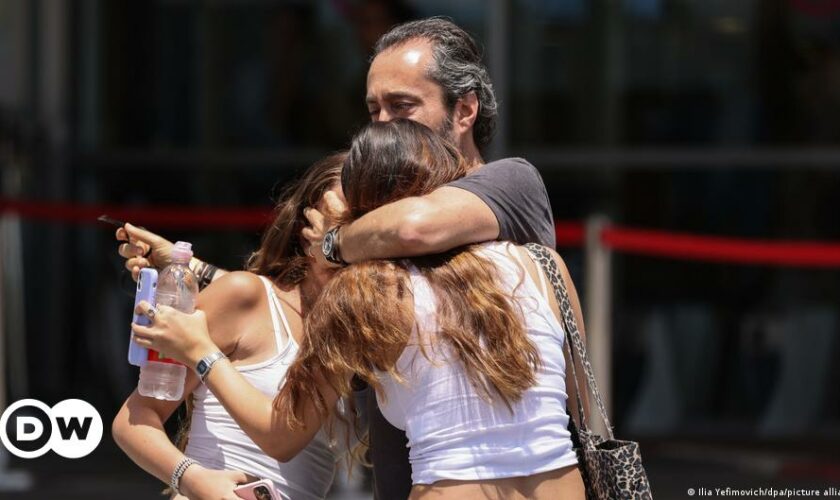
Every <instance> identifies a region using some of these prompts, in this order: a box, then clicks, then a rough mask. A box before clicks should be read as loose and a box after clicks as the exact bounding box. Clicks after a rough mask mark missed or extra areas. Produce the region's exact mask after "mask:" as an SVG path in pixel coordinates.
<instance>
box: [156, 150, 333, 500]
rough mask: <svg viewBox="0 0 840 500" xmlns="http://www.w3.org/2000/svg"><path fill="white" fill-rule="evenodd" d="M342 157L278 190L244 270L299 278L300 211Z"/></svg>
mask: <svg viewBox="0 0 840 500" xmlns="http://www.w3.org/2000/svg"><path fill="white" fill-rule="evenodd" d="M346 157H347V152H346V151H342V152H338V153H334V154H331V155H330V156H327V157H326V158H324V159H322V160H319V161H317V162H316V163H314V164H313V165H312V166H310V167H309V168H308V169H307V170H306V171H305V172H304V173H303V174H302V175H301V176H300V178H298V179H297V180H296V181H294V182H292V183H290V184H288V185H287V186H286V188H285V189H284V190H283V191H281V192H280V195H279V196H278V198H277V203H276V204H275V207H274V213H273V221H272V223H271V225H270V226H268V227H267V228H266V229H265V231H264V232H263V235H262V240H261V242H260V246H259V248H258V249H257V250H256V251H255V252H253V253H252V254H251V255H250V256H249V257H248V260H247V261H246V263H245V270H246V271H250V272H252V273H255V274H259V275H262V276H267V277H269V278H271V280H272V281H274V282H275V283H277V284H280V285H295V284H298V283H300V282H301V281H303V279H304V278H305V277H306V273H307V271H308V269H309V261H308V260H307V257H306V253H305V252H304V250H303V245H302V242H301V239H300V231H301V229H303V228H304V227H305V226H306V225H307V220H306V218H305V217H304V215H303V210H304V209H305V208H306V207H314V206H316V205H318V203H319V202H320V201H321V198H322V197H323V196H324V193H325V192H326V191H327V190H329V189H331V188H332V187H333V186H334V185H335V184H336V183H337V182H339V181H340V179H341V168H342V166H343V164H344V159H345V158H346ZM185 404H186V409H185V411H184V414H183V417H181V418H180V419H179V425H178V431H177V432H176V434H175V446H177V447H178V449H179V450H181V451H184V450H185V449H186V447H187V442H188V438H189V432H190V423H191V421H192V412H193V406H194V401H193V397H192V395H189V396H188V397H187V398H186V399H185ZM163 493H164V494H170V493H171V491H170V490H169V489H166V490H164V492H163Z"/></svg>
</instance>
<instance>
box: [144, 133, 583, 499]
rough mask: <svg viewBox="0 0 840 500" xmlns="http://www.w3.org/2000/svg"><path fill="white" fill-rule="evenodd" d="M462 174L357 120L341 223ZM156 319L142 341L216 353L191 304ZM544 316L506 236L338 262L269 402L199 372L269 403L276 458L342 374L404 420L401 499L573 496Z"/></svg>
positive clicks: (287, 451)
mask: <svg viewBox="0 0 840 500" xmlns="http://www.w3.org/2000/svg"><path fill="white" fill-rule="evenodd" d="M465 173H466V170H465V165H464V162H463V159H462V158H461V156H460V155H459V153H458V152H457V150H456V149H455V148H454V147H452V146H450V145H449V144H447V143H446V142H444V141H443V140H442V139H441V138H439V137H438V136H437V135H436V134H434V133H433V132H432V131H431V130H429V129H428V128H426V127H425V126H423V125H420V124H417V123H414V122H410V121H405V120H396V121H392V122H389V123H373V124H370V125H368V126H366V127H365V128H364V129H363V130H362V131H361V132H360V133H359V134H358V135H357V136H356V137H355V138H354V140H353V144H352V146H351V149H350V153H349V154H348V157H347V159H346V161H345V163H344V168H343V170H342V176H341V177H342V189H343V191H344V195H345V197H346V200H347V214H346V219H349V220H352V219H354V218H357V217H360V216H362V215H363V214H365V213H367V212H369V211H371V210H373V209H375V208H377V207H379V206H381V205H383V204H386V203H389V202H391V201H394V200H397V199H400V198H404V197H408V196H421V195H423V194H426V193H428V192H430V191H432V190H433V189H435V188H436V187H439V186H440V185H442V184H445V183H447V182H450V181H452V180H454V179H457V178H458V177H460V176H463V175H465ZM555 258H556V259H557V261H558V264H560V267H561V269H563V270H564V273H565V274H566V276H565V278H566V279H567V281H569V283H571V281H570V280H569V278H568V273H567V272H565V266H563V265H562V261H561V260H560V259H559V257H557V256H556V254H555ZM570 289H571V290H570V293H571V295H572V297H573V301H574V302H575V304H574V309H575V312H576V314H577V315H578V316H580V309H579V306H578V305H577V299H576V294H575V293H574V289H573V288H572V287H570ZM147 310H148V307H147V305H145V304H141V306H140V307H139V308H138V311H139V312H145V311H147ZM155 318H156V319H155V322H154V324H153V325H152V326H151V327H148V328H147V327H135V333H136V334H137V336H138V337H140V338H141V339H142V340H141V343H142V345H145V346H148V347H153V348H160V349H162V350H164V351H165V352H166V353H167V354H169V355H171V356H173V357H175V358H176V359H179V360H181V361H183V362H184V363H185V364H187V365H188V366H194V364H195V363H196V362H197V361H198V360H199V359H200V357H201V356H204V355H206V354H207V353H208V352H212V351H213V350H214V349H216V346H214V345H213V343H212V342H211V341H210V339H209V338H208V336H207V335H206V333H205V328H206V327H205V326H204V320H203V317H202V315H201V314H200V313H198V314H194V315H186V314H181V313H178V312H177V311H174V310H171V309H166V310H164V311H158V313H157V314H156V315H155ZM558 318H559V311H558V307H557V304H556V302H555V301H554V299H553V297H552V294H550V293H549V290H548V287H547V286H546V285H545V277H544V276H543V274H542V273H541V271H540V270H539V269H538V268H537V267H536V265H535V264H534V263H533V262H532V261H531V260H530V258H529V257H528V255H527V253H526V252H524V251H523V250H522V249H520V248H518V247H516V246H514V245H511V244H509V243H502V242H491V243H485V244H481V245H473V246H469V247H465V248H459V249H455V250H452V251H449V252H446V253H444V254H440V255H433V256H426V257H416V258H409V259H402V260H382V261H369V262H363V263H360V264H354V265H351V266H348V267H346V268H344V269H341V270H339V271H337V273H336V274H335V276H334V277H333V278H332V280H331V281H330V282H329V283H328V284H327V285H326V286H325V288H324V290H323V292H322V293H321V295H320V297H319V298H318V299H317V301H316V302H315V304H314V305H313V307H312V310H311V311H310V313H309V315H308V316H307V318H306V321H305V326H304V331H305V335H304V341H303V343H302V345H301V352H300V356H299V358H298V359H297V360H296V362H295V364H294V365H293V366H292V367H291V368H290V370H289V372H288V374H287V379H286V384H285V385H284V386H283V388H282V390H281V391H280V393H279V394H278V396H277V397H276V398H275V400H274V402H273V406H272V408H271V409H270V410H267V409H266V408H265V404H266V402H265V400H260V399H259V395H257V394H255V393H253V392H251V393H249V394H245V393H243V392H242V391H244V390H245V385H244V384H243V383H242V381H241V380H238V379H237V378H236V377H235V376H233V374H232V372H231V367H230V366H229V364H228V363H226V362H221V363H220V364H218V367H217V368H214V369H213V370H212V371H211V372H210V375H209V376H208V377H207V378H206V383H207V385H208V387H209V388H210V390H211V391H213V392H214V393H215V394H217V396H218V397H219V399H220V400H222V402H223V404H225V405H226V407H228V406H227V404H230V405H231V407H230V408H228V409H229V411H230V412H231V413H232V414H234V415H241V416H242V417H243V418H254V419H256V418H257V417H256V416H255V415H256V414H257V413H260V412H267V414H265V415H261V416H260V417H259V418H262V419H265V420H266V421H270V422H271V429H273V431H274V432H275V434H274V444H273V445H272V446H271V447H270V449H271V453H272V454H273V456H276V457H279V458H281V459H289V458H291V457H293V456H295V454H296V453H297V452H298V451H299V450H300V449H301V447H302V446H304V445H305V444H306V443H307V442H308V440H309V439H310V438H311V437H312V436H314V435H315V433H316V432H318V430H319V429H320V428H321V426H322V425H323V424H324V423H325V422H328V421H329V418H330V415H331V414H332V411H333V408H334V407H335V402H336V400H337V399H338V398H339V397H341V396H349V395H351V394H352V387H351V379H352V378H353V376H354V375H355V376H356V377H359V378H361V379H362V380H364V381H365V382H367V383H368V384H370V385H371V386H372V387H373V388H374V389H375V390H376V395H377V398H379V404H380V408H382V411H383V414H384V415H385V417H386V418H387V419H388V420H389V421H390V422H391V423H392V424H393V425H395V426H396V427H398V428H402V429H404V430H405V431H406V434H407V436H408V438H409V446H410V458H411V465H412V472H413V474H412V479H413V483H414V487H413V489H412V492H411V498H458V499H461V498H552V499H553V498H564V499H572V500H577V499H583V498H584V492H583V484H582V481H581V477H580V474H579V472H578V469H577V457H576V455H575V452H574V451H573V449H572V443H571V439H570V435H569V431H568V429H567V427H568V421H569V417H568V414H569V413H568V412H567V408H566V405H567V395H566V390H565V387H566V386H567V378H568V376H567V374H566V370H565V365H566V363H565V359H564V355H563V338H564V334H563V329H562V327H561V326H560V323H559V321H558ZM578 320H579V321H580V318H578ZM581 323H582V322H581ZM237 396H239V397H237ZM250 396H253V397H255V398H257V400H253V399H251V397H250ZM569 405H570V406H571V402H569ZM234 407H235V408H234ZM240 424H241V425H243V428H246V425H245V423H244V422H241V421H240Z"/></svg>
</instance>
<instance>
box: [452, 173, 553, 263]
mask: <svg viewBox="0 0 840 500" xmlns="http://www.w3.org/2000/svg"><path fill="white" fill-rule="evenodd" d="M448 185H449V186H453V187H457V188H461V189H465V190H467V191H469V192H470V193H473V194H474V195H476V196H478V197H479V198H481V200H482V201H483V202H484V203H486V204H487V206H488V207H490V209H491V210H493V213H494V214H496V219H497V220H498V221H499V239H500V240H509V241H513V242H516V243H519V244H521V245H524V244H525V243H539V244H541V245H543V246H547V247H549V248H554V247H555V246H556V239H555V236H554V219H553V217H552V214H551V203H550V202H549V201H548V193H547V192H546V190H545V184H543V180H542V177H540V173H539V172H538V171H537V169H536V168H534V166H533V165H531V164H530V163H528V162H527V161H526V160H523V159H522V158H505V159H502V160H497V161H494V162H490V163H488V164H486V165H484V166H483V167H481V168H479V169H477V170H475V171H473V172H472V173H470V174H469V175H467V176H466V177H462V178H460V179H458V180H457V181H455V182H450V183H449V184H448Z"/></svg>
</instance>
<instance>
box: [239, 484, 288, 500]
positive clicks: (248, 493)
mask: <svg viewBox="0 0 840 500" xmlns="http://www.w3.org/2000/svg"><path fill="white" fill-rule="evenodd" d="M233 492H234V493H236V496H238V497H239V498H245V499H246V500H281V499H280V494H279V493H277V490H275V489H274V484H272V482H271V481H269V480H268V479H261V480H259V481H254V482H253V483H247V484H243V485H242V486H237V487H236V489H234V490H233Z"/></svg>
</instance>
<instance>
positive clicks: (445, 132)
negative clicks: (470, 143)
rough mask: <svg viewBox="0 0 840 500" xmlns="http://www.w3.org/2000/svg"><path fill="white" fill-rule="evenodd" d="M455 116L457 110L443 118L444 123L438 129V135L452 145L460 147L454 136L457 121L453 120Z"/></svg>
mask: <svg viewBox="0 0 840 500" xmlns="http://www.w3.org/2000/svg"><path fill="white" fill-rule="evenodd" d="M454 114H455V110H454V109H453V110H451V111H450V112H449V113H448V114H447V115H446V116H445V117H444V118H443V123H441V124H440V126H438V127H437V134H438V135H439V136H440V137H443V138H444V139H446V140H447V141H449V142H451V143H452V144H454V145H456V146H458V141H456V140H455V137H453V135H452V129H453V128H455V120H454V119H453V115H454Z"/></svg>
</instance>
